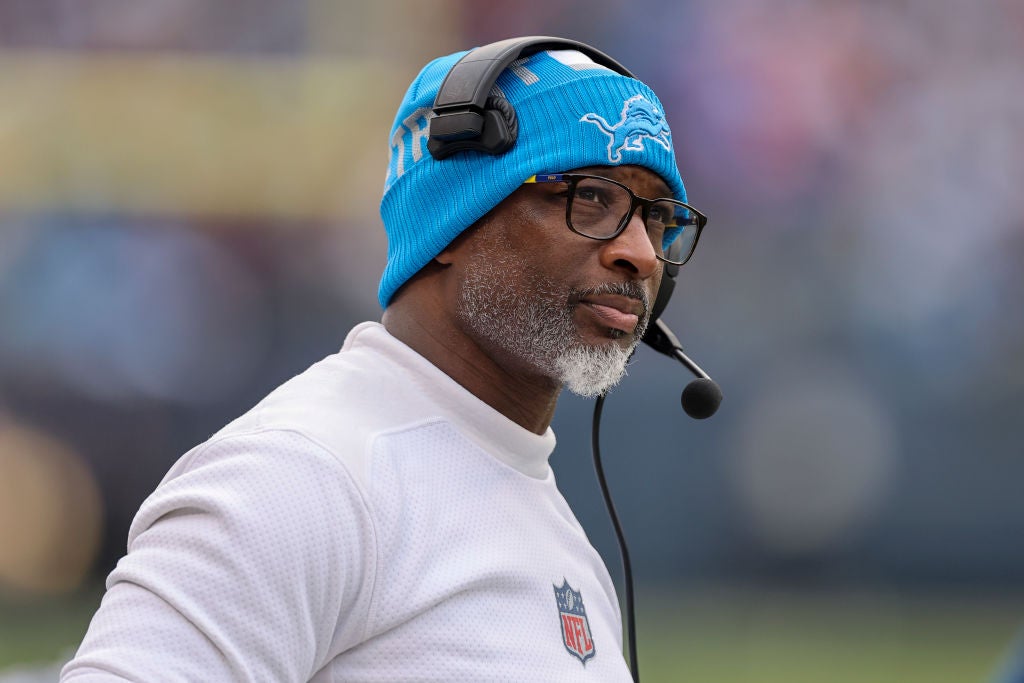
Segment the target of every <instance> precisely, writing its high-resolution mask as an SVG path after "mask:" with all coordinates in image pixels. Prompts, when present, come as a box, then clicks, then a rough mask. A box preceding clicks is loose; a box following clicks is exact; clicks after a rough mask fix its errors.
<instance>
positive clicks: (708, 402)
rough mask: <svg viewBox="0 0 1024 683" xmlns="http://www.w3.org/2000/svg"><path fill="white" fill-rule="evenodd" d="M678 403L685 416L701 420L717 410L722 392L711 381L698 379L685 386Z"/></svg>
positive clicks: (705, 378)
mask: <svg viewBox="0 0 1024 683" xmlns="http://www.w3.org/2000/svg"><path fill="white" fill-rule="evenodd" d="M680 401H681V402H682V404H683V410H685V411H686V414H687V415H689V416H690V417H692V418H695V419H697V420H703V419H705V418H708V417H711V416H712V415H714V414H715V412H716V411H717V410H718V406H719V405H721V403H722V390H721V389H720V388H719V386H718V385H717V384H716V383H715V382H714V381H713V380H711V379H708V378H707V377H700V378H698V379H695V380H693V381H692V382H690V383H689V384H687V385H686V388H685V389H683V395H682V397H680Z"/></svg>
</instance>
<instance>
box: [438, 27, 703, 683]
mask: <svg viewBox="0 0 1024 683" xmlns="http://www.w3.org/2000/svg"><path fill="white" fill-rule="evenodd" d="M545 50H577V51H579V52H582V53H583V54H584V55H586V56H588V57H590V58H591V59H592V60H594V62H596V63H597V64H600V65H601V66H604V67H607V68H609V69H611V70H612V71H614V72H616V73H619V74H621V75H623V76H627V77H629V78H636V76H634V75H633V73H632V72H631V71H630V70H629V69H627V68H626V67H624V66H623V65H622V64H620V63H619V62H617V61H615V60H614V59H612V58H611V57H609V56H608V55H606V54H605V53H603V52H601V51H600V50H598V49H597V48H594V47H591V46H590V45H587V44H586V43H581V42H579V41H576V40H570V39H566V38H554V37H551V36H525V37H522V38H509V39H506V40H501V41H498V42H496V43H490V44H489V45H483V46H481V47H477V48H475V49H473V50H470V51H469V52H468V53H466V54H465V55H464V56H463V57H462V59H460V60H459V61H458V62H456V63H455V65H454V66H452V68H451V69H449V71H448V73H447V74H446V75H445V77H444V80H443V81H442V82H441V87H440V88H439V89H438V91H437V95H436V97H435V98H434V106H433V116H432V117H430V120H429V123H428V138H427V150H428V151H429V152H430V155H431V156H432V157H434V158H435V159H437V160H439V161H440V160H443V159H446V158H448V157H449V156H451V155H453V154H457V153H459V152H466V151H473V152H481V153H483V154H491V155H499V154H503V153H505V152H507V151H508V150H510V149H512V147H513V146H514V145H515V143H516V138H517V137H518V135H519V126H518V119H517V117H516V112H515V108H514V107H513V106H512V104H511V103H510V102H509V101H508V100H507V99H505V98H504V97H501V96H498V95H493V94H491V91H492V89H493V88H494V84H495V82H496V81H497V80H498V77H499V76H500V75H501V73H502V71H504V70H505V68H506V67H508V66H509V65H510V64H511V63H512V62H514V61H515V60H517V59H521V58H523V57H528V56H530V55H532V54H535V53H537V52H543V51H545ZM545 170H550V169H545ZM681 248H682V245H681V244H680V243H679V242H678V241H677V242H676V243H675V244H673V245H671V246H670V247H669V254H670V255H671V254H672V249H676V250H677V253H678V250H679V249H681ZM678 273H679V266H677V265H673V264H670V263H665V264H664V268H663V271H662V278H661V285H660V287H659V289H658V293H657V295H656V296H655V299H654V303H653V305H652V306H651V314H650V320H649V322H648V327H647V330H646V331H645V333H644V336H643V341H644V343H646V344H647V345H648V346H650V347H651V348H653V349H654V350H656V351H658V352H659V353H663V354H665V355H667V356H669V357H671V358H675V359H676V360H678V361H680V362H681V363H682V364H683V365H685V366H686V367H687V368H688V369H689V370H690V371H691V372H692V373H693V374H694V375H696V376H697V379H695V380H693V381H692V382H690V383H689V384H688V385H687V386H686V389H685V390H684V391H683V394H682V404H683V409H684V410H685V411H686V412H687V414H689V415H690V416H691V417H695V418H697V419H703V418H706V417H710V416H711V415H713V414H714V413H715V411H716V410H718V405H719V404H720V403H721V401H722V391H721V389H719V387H718V385H717V384H715V382H714V381H713V380H712V379H711V378H710V377H708V375H707V373H706V372H704V371H703V370H702V369H701V368H700V367H699V366H698V365H697V364H696V363H694V362H693V361H692V360H690V359H689V358H688V357H687V356H686V354H685V353H684V352H683V349H682V346H681V345H680V344H679V340H678V339H676V337H675V335H673V334H672V332H671V330H669V329H668V327H667V326H666V325H665V324H664V322H662V321H661V320H660V316H661V314H662V312H663V311H664V310H665V307H666V306H667V305H668V302H669V299H670V298H671V297H672V292H673V290H674V289H675V285H676V283H675V279H676V276H677V275H678ZM604 398H605V397H604V396H603V395H602V396H599V397H598V398H597V401H596V404H595V406H594V421H593V433H592V446H593V455H594V469H595V471H596V473H597V478H598V483H599V484H600V486H601V493H602V495H603V496H604V501H605V505H606V506H607V508H608V514H609V516H610V517H611V520H612V525H613V527H614V529H615V535H616V538H617V539H618V542H619V549H620V551H621V554H622V568H623V574H624V580H625V588H626V596H625V597H626V617H627V630H628V636H629V665H630V672H631V674H632V676H633V680H634V681H639V680H640V674H639V665H638V662H637V653H636V617H635V610H634V607H633V605H634V596H633V574H632V569H631V566H630V561H629V551H628V549H627V548H626V540H625V536H624V534H623V531H622V526H621V524H620V523H619V518H618V515H617V514H616V512H615V506H614V505H613V503H612V499H611V495H610V493H609V490H608V484H607V481H606V479H605V476H604V469H603V467H602V465H601V450H600V444H599V441H598V435H599V432H600V424H601V410H602V407H603V405H604Z"/></svg>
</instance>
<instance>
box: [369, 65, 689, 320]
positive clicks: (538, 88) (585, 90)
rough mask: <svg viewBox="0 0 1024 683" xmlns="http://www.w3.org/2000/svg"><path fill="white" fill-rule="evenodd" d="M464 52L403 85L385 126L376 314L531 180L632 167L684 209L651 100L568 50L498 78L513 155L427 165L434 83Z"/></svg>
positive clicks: (461, 156) (468, 156)
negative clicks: (513, 131) (384, 250)
mask: <svg viewBox="0 0 1024 683" xmlns="http://www.w3.org/2000/svg"><path fill="white" fill-rule="evenodd" d="M465 54H466V52H457V53H455V54H452V55H449V56H447V57H442V58H440V59H436V60H434V61H433V62H431V63H429V64H427V65H426V66H425V67H424V68H423V70H422V71H421V72H420V74H419V75H418V76H417V77H416V79H415V80H414V81H413V82H412V85H410V86H409V90H408V92H406V94H405V99H403V100H402V104H401V106H400V107H399V108H398V114H397V116H396V117H395V123H394V125H393V126H392V128H391V156H390V161H389V163H388V173H387V178H386V179H385V182H384V197H383V199H382V200H381V204H380V214H381V218H383V220H384V228H385V230H386V231H387V235H388V262H387V266H385V268H384V275H383V276H382V277H381V282H380V289H379V291H378V298H379V299H380V304H381V306H383V307H387V305H388V303H389V302H390V301H391V297H392V296H394V294H395V292H396V291H397V290H398V288H399V287H401V286H402V285H403V284H404V283H405V282H406V281H407V280H408V279H409V278H410V277H412V276H413V275H414V274H415V273H416V272H417V271H418V270H420V269H421V268H422V267H423V266H425V265H426V264H427V263H429V262H430V260H431V259H433V258H434V257H435V256H437V255H438V254H439V253H441V251H443V250H444V249H445V247H447V246H448V245H449V244H450V243H451V242H452V240H454V239H455V238H456V237H457V236H458V235H459V234H460V233H461V232H462V231H463V230H465V229H466V228H468V227H469V226H470V225H472V224H473V223H475V222H476V221H477V220H479V219H480V218H481V217H482V216H483V215H484V214H486V213H487V212H488V211H490V210H491V209H492V208H494V207H495V206H496V205H497V204H499V203H500V202H501V201H502V200H503V199H505V198H506V197H507V196H508V195H510V194H511V193H512V192H513V191H514V190H515V189H516V188H518V187H519V186H520V185H521V184H522V183H523V181H524V180H526V179H527V178H529V177H530V176H532V175H534V174H537V173H559V172H564V171H569V170H571V169H574V168H581V167H584V166H617V165H623V164H635V165H638V166H644V167H646V168H649V169H650V170H652V171H654V172H655V173H657V174H658V175H659V176H661V178H662V179H663V180H664V181H665V182H666V183H667V184H668V186H669V188H670V189H671V191H672V195H673V196H674V197H675V198H676V199H678V200H680V201H684V202H685V201H686V189H685V188H684V187H683V180H682V178H681V177H680V176H679V169H678V168H677V167H676V158H675V153H674V150H673V147H672V133H671V131H670V130H669V128H668V124H667V123H666V122H665V116H664V109H663V108H662V106H661V102H660V101H659V100H658V97H657V96H656V95H655V94H654V92H653V91H652V90H651V89H650V88H648V87H647V86H646V85H644V84H643V83H641V82H640V81H638V80H636V79H633V78H629V77H627V76H623V75H621V74H618V73H616V72H614V71H612V70H610V69H607V68H605V67H603V66H599V65H598V64H595V63H594V62H593V61H591V60H590V58H589V57H585V56H584V55H583V54H582V53H580V52H576V51H574V50H569V51H562V50H559V51H547V52H539V53H537V54H534V55H531V56H529V57H527V58H526V59H525V60H517V61H516V62H513V63H512V65H511V66H510V67H509V68H507V69H505V71H503V72H502V74H501V76H499V78H498V81H497V83H496V84H495V89H496V90H497V91H500V92H499V93H498V94H500V95H502V96H503V97H505V98H506V99H507V100H508V101H509V102H510V103H511V104H512V106H513V107H514V108H515V110H516V114H517V116H518V119H519V137H518V139H517V140H516V143H515V145H514V146H513V147H512V149H510V150H509V151H507V152H505V153H504V154H500V155H496V156H495V155H490V154H484V153H481V152H475V151H469V152H458V153H456V154H453V155H452V156H450V157H448V158H446V159H442V160H440V161H438V160H436V159H434V158H433V157H432V156H431V155H430V152H428V151H427V120H428V117H429V116H430V115H431V111H432V108H433V103H434V97H435V95H436V94H437V90H438V88H440V87H441V81H442V80H444V77H445V75H446V74H447V73H448V71H449V70H450V69H451V67H452V66H453V65H454V64H455V63H456V62H457V61H458V60H459V59H461V58H462V56H463V55H465ZM666 238H667V240H668V241H670V239H668V238H669V236H666ZM671 238H672V239H674V235H673V236H671Z"/></svg>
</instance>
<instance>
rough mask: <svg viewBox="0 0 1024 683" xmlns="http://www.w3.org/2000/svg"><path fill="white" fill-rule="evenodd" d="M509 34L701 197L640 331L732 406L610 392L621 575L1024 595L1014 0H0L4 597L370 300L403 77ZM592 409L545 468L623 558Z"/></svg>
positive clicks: (652, 361)
mask: <svg viewBox="0 0 1024 683" xmlns="http://www.w3.org/2000/svg"><path fill="white" fill-rule="evenodd" d="M637 17H643V18H644V19H643V20H642V21H639V20H637ZM533 33H544V34H553V35H564V36H567V37H572V38H576V39H580V40H583V41H585V42H589V43H591V44H594V45H595V46H597V47H599V48H601V49H603V50H605V51H607V52H609V53H611V54H612V55H613V56H615V57H616V58H617V59H619V60H620V61H622V62H623V63H625V64H626V65H627V66H629V67H630V68H631V69H632V70H633V71H634V72H636V73H637V74H638V75H639V76H640V77H641V78H643V79H644V80H645V81H647V82H648V83H650V84H651V85H652V86H653V87H654V89H655V90H656V91H657V92H658V93H659V94H661V95H662V99H663V100H664V101H665V105H666V108H667V110H668V116H669V120H670V123H671V125H672V128H673V132H674V136H675V142H676V147H677V151H678V154H679V161H680V166H681V169H682V172H683V176H684V179H685V180H686V181H687V185H688V188H689V191H690V197H691V200H692V202H693V203H694V204H695V205H696V206H698V207H699V208H701V209H702V210H704V211H706V212H707V213H708V214H709V215H710V216H711V222H710V224H709V227H708V230H707V232H706V233H705V237H704V239H703V240H702V244H701V246H700V248H699V250H698V252H697V254H696V255H695V257H694V260H693V262H692V263H691V264H688V265H687V266H686V268H685V269H684V272H683V274H682V276H681V280H680V286H679V287H678V288H677V295H676V297H675V299H674V301H673V304H672V306H671V308H670V310H669V312H668V313H667V314H666V317H667V319H668V321H669V322H670V323H671V324H672V326H673V328H674V329H675V330H676V332H677V333H678V334H679V335H680V337H681V338H682V340H683V342H684V344H685V345H686V346H687V348H688V350H689V351H690V352H691V353H692V355H693V356H694V357H695V358H696V359H697V360H698V362H699V363H701V365H703V366H704V367H705V368H706V369H707V370H709V371H710V372H711V373H712V375H713V376H714V377H715V378H716V379H717V380H718V381H719V383H720V384H721V385H722V386H723V389H724V391H725V393H726V396H727V399H726V401H725V403H724V404H723V406H722V410H721V411H720V413H719V414H718V415H717V416H715V417H714V418H713V419H711V420H709V421H708V422H706V423H696V422H693V421H690V420H689V419H688V418H686V417H685V416H684V415H683V413H682V412H681V410H680V409H679V407H678V394H679V391H680V390H681V388H682V386H683V385H684V384H685V382H686V379H687V378H686V377H685V375H684V373H683V371H682V370H680V369H678V368H677V367H676V366H675V365H674V364H673V363H672V362H671V361H669V360H667V359H663V358H660V357H655V356H654V355H653V354H652V353H650V352H648V351H647V350H646V349H642V350H641V351H640V352H639V353H638V354H637V358H636V361H635V363H634V364H633V365H632V366H631V369H630V374H629V376H628V377H627V378H626V380H625V381H624V383H623V385H622V386H621V387H620V388H619V389H617V390H616V391H615V392H614V393H613V394H612V395H611V397H610V398H609V401H608V406H607V408H606V411H605V418H604V430H603V446H604V452H605V454H606V455H605V457H606V461H607V464H606V468H607V470H608V472H609V476H610V477H611V480H612V486H613V489H614V495H615V497H616V502H617V505H618V506H619V508H620V512H621V513H622V515H623V519H624V524H625V526H626V528H627V533H628V534H629V537H630V540H631V542H632V546H633V549H634V554H635V557H634V565H635V567H636V571H637V574H638V577H639V578H640V579H641V580H642V581H656V580H660V581H679V580H683V579H685V580H702V579H713V580H735V581H748V582H749V581H752V582H764V583H783V584H786V585H794V586H801V587H826V588H827V587H830V586H863V587H868V588H871V587H874V588H880V587H882V588H884V587H892V586H897V587H918V586H935V587H939V588H943V589H952V588H959V587H964V588H967V589H995V590H1006V589H1018V590H1019V589H1021V588H1024V544H1021V543H1020V542H1019V539H1020V538H1022V537H1024V498H1022V496H1021V495H1020V492H1019V489H1020V487H1021V482H1022V481H1024V459H1022V445H1021V444H1022V443H1024V428H1022V426H1021V423H1022V418H1024V415H1022V405H1024V360H1022V359H1024V314H1022V313H1021V306H1020V304H1019V295H1020V292H1021V291H1022V290H1024V276H1022V269H1021V268H1020V264H1021V263H1022V262H1024V218H1022V216H1024V200H1022V199H1021V197H1022V196H1024V193H1021V192H1020V191H1019V188H1018V187H1017V186H1018V185H1019V180H1020V179H1021V178H1022V177H1024V168H1022V166H1024V133H1022V127H1021V125H1020V122H1021V121H1022V120H1024V82H1022V80H1024V76H1022V73H1024V71H1022V70H1021V69H1020V64H1022V63H1024V47H1022V46H1024V40H1021V36H1022V35H1024V8H1022V6H1021V5H1020V3H1015V2H1011V1H1010V0H1005V1H1002V0H982V1H981V2H977V3H971V4H970V5H964V6H963V7H962V8H961V9H959V10H957V9H954V8H951V7H946V6H944V7H942V8H939V7H937V6H934V5H933V4H932V3H929V2H925V1H924V0H914V1H911V2H903V3H898V4H896V3H892V4H884V3H874V2H867V1H866V0H865V1H856V0H847V1H840V2H831V3H817V2H812V1H811V0H788V1H786V2H781V1H780V2H772V3H762V2H755V1H754V0H721V1H715V2H712V1H711V0H691V1H689V2H675V1H671V0H636V1H635V2H631V3H620V2H614V1H612V0H607V1H603V2H602V1H590V2H575V1H566V2H561V3H550V2H543V1H541V0H520V1H518V2H514V3H513V2H507V1H505V0H497V1H494V2H488V3H474V2H459V1H458V0H450V1H448V2H427V3H418V2H411V1H408V0H403V1H399V0H386V1H378V2H374V3H365V4H363V3H337V2H329V1H328V0H306V1H301V2H277V1H273V0H245V2H238V3H231V4H230V6H228V4H227V3H212V2H205V1H200V0H178V1H176V2H154V3H144V4H143V3H133V2H126V1H124V0H102V1H96V2H90V3H75V2H67V1H60V0H36V1H31V2H30V1H28V0H25V1H12V0H0V586H2V587H3V589H4V591H6V592H13V593H15V594H17V595H29V596H30V595H36V594H50V593H55V592H57V593H59V592H63V591H69V590H73V589H74V587H76V586H78V585H79V584H80V583H81V582H82V581H85V580H88V579H90V578H93V579H95V578H99V577H102V576H104V575H105V574H106V573H107V572H108V571H109V570H110V568H111V567H112V566H113V563H114V562H115V561H116V559H117V558H118V557H119V556H120V555H121V554H122V553H123V551H124V543H125V538H126V535H127V528H128V524H129V523H130V521H131V517H132V515H133V514H134V512H135V510H136V509H137V507H138V505H139V503H140V502H141V501H142V499H143V498H144V497H145V496H146V495H147V494H148V493H149V492H150V491H151V490H152V489H153V487H154V486H155V485H156V483H157V482H158V481H159V480H160V478H161V477H162V476H163V474H164V472H165V471H166V470H167V468H168V467H169V466H170V465H171V463H172V462H173V461H174V460H175V459H176V458H177V457H179V456H180V455H181V454H182V453H184V452H185V451H186V450H188V449H189V448H190V447H192V446H193V445H195V444H196V443H198V442H199V441H202V440H203V439H205V438H206V437H207V436H209V435H210V434H211V433H212V432H214V431H216V430H217V429H219V428H220V427H221V426H222V425H223V424H225V423H226V422H227V421H228V420H230V419H232V418H233V417H235V416H237V415H238V414H239V413H241V412H243V411H244V410H246V409H247V408H248V407H250V406H251V405H252V404H253V403H255V402H256V401H257V400H258V399H259V398H260V397H262V396H263V395H264V394H265V393H266V392H267V391H268V390H270V389H271V388H272V387H274V386H276V385H277V384H278V383H280V382H281V381H283V380H285V379H287V378H288V377H290V376H291V375H294V374H296V373H298V372H300V371H302V370H303V369H304V368H305V367H307V366H308V365H309V364H310V363H312V362H314V361H315V360H317V359H319V358H320V357H322V356H324V355H326V354H328V353H331V352H332V351H334V350H335V349H337V348H338V347H339V346H340V344H341V341H342V339H343V336H344V334H345V332H346V331H347V329H348V328H349V327H350V326H351V325H352V324H353V323H355V322H357V321H360V320H364V319H374V318H377V317H379V314H380V311H379V307H378V305H377V303H376V296H375V292H376V284H377V277H378V276H379V273H380V270H381V268H382V266H383V263H384V258H385V240H384V236H383V231H382V228H381V226H380V220H379V217H378V216H377V203H378V200H379V196H380V192H381V187H382V183H383V178H384V169H385V165H386V159H387V135H388V130H389V128H390V125H391V119H392V117H393V113H394V110H395V108H396V107H397V104H398V102H399V100H400V98H401V96H402V93H403V91H404V88H405V87H406V85H407V83H408V82H409V81H410V80H411V78H412V77H413V76H414V75H415V73H416V72H417V70H418V69H419V67H420V66H422V64H423V63H425V62H426V61H427V60H428V59H431V58H433V57H435V56H439V55H442V54H446V53H448V52H451V51H453V50H456V49H461V48H464V47H468V46H470V45H475V44H482V43H485V42H489V41H492V40H497V39H500V38H504V37H508V36H510V35H519V34H533ZM538 170H558V169H538ZM591 407H592V406H591V404H590V403H589V402H584V401H581V400H577V399H574V398H572V397H566V398H565V399H563V402H562V406H561V410H560V412H559V414H558V417H557V418H556V423H555V428H556V432H557V433H558V436H559V446H558V449H557V451H556V454H555V456H554V460H553V464H554V467H555V469H556V473H557V474H558V477H559V480H560V482H561V485H562V487H563V489H564V490H565V491H566V496H567V498H569V499H570V502H572V503H573V504H574V506H575V508H576V509H577V511H578V514H579V516H580V518H581V521H582V522H583V524H584V526H585V527H586V528H587V530H588V532H589V533H590V535H591V536H592V538H593V540H594V542H595V544H596V545H597V546H598V547H599V549H600V550H601V551H602V553H603V554H604V555H605V557H606V558H607V559H608V562H609V565H610V566H611V567H612V568H613V573H614V571H615V567H616V566H617V559H616V556H615V550H614V545H613V542H612V537H611V535H610V533H609V529H608V523H607V520H606V517H605V513H604V511H603V508H602V506H601V503H600V498H599V496H598V494H597V491H596V485H595V481H594V477H593V474H592V471H591V469H590V463H589V419H590V411H591Z"/></svg>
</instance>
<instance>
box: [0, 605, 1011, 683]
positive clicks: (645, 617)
mask: <svg viewBox="0 0 1024 683" xmlns="http://www.w3.org/2000/svg"><path fill="white" fill-rule="evenodd" d="M99 598H100V593H99V592H98V591H97V590H95V589H93V590H89V591H82V592H81V593H79V594H77V595H75V596H72V597H71V598H67V599H63V600H46V601H42V602H40V601H35V602H28V601H24V600H22V601H14V600H9V599H7V600H3V599H0V680H2V672H3V671H4V670H5V669H8V668H10V667H12V666H18V667H19V668H21V666H22V665H24V664H27V663H40V664H47V663H49V664H52V663H53V662H54V661H55V660H57V659H59V658H61V657H66V656H68V655H69V654H70V652H72V651H73V648H74V647H75V645H76V644H77V642H78V640H79V639H80V638H81V636H82V634H83V633H84V631H85V628H86V626H87V625H88V622H89V618H90V617H91V615H92V612H93V610H94V609H95V608H96V605H97V604H98V602H99ZM638 602H639V607H640V612H639V614H638V621H639V629H640V640H639V647H640V673H641V679H642V680H643V681H644V682H645V683H657V682H666V683H667V682H676V681H683V682H686V683H822V682H825V683H854V682H856V683H890V682H891V683H970V682H977V683H985V682H987V681H990V680H991V679H992V675H993V674H994V672H995V671H996V670H997V669H998V666H999V663H1000V661H1001V659H1002V657H1003V656H1004V654H1005V651H1006V648H1007V646H1008V644H1009V642H1010V641H1011V640H1012V638H1013V637H1014V635H1015V632H1016V631H1017V629H1018V628H1019V627H1020V626H1021V625H1022V624H1024V596H1019V595H1017V596H1006V595H984V596H979V595H976V594H975V595H959V596H955V597H953V596H949V595H944V596H937V595H931V596H921V595H912V596H911V595H906V594H903V593H896V592H893V593H889V594H879V593H863V594H857V593H844V594H841V595H839V594H836V593H822V594H819V595H808V594H806V593H799V594H798V593H793V592H779V591H770V590H766V589H763V588H736V587H720V586H719V587H705V588H692V589H688V590H686V591H679V590H678V589H657V588H654V587H647V588H645V589H643V590H641V591H640V592H639V594H638Z"/></svg>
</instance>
